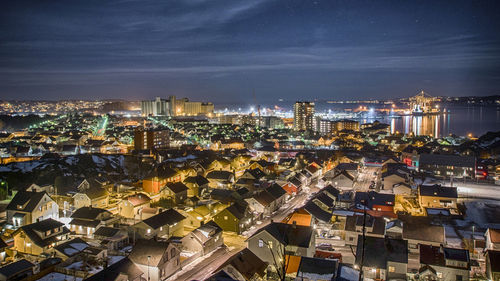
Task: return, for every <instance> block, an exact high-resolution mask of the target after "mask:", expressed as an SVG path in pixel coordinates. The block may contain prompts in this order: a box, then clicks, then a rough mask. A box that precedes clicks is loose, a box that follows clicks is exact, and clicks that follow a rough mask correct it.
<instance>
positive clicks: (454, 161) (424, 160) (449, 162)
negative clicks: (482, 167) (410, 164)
mask: <svg viewBox="0 0 500 281" xmlns="http://www.w3.org/2000/svg"><path fill="white" fill-rule="evenodd" d="M419 163H420V166H421V165H438V166H455V167H469V168H475V166H476V158H475V157H474V156H462V155H448V154H421V155H420V159H419Z"/></svg>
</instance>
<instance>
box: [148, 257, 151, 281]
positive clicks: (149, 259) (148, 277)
mask: <svg viewBox="0 0 500 281" xmlns="http://www.w3.org/2000/svg"><path fill="white" fill-rule="evenodd" d="M150 259H151V256H148V281H149V280H150V279H149V260H150Z"/></svg>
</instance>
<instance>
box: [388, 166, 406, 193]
mask: <svg viewBox="0 0 500 281" xmlns="http://www.w3.org/2000/svg"><path fill="white" fill-rule="evenodd" d="M381 182H382V186H381V189H382V190H393V189H394V187H396V186H397V185H400V184H408V182H409V180H408V175H407V174H405V173H404V172H402V171H400V170H390V171H386V172H384V173H382V178H381Z"/></svg>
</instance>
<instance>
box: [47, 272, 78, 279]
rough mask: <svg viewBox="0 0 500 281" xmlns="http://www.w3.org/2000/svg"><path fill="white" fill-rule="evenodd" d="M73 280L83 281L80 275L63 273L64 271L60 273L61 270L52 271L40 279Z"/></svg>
mask: <svg viewBox="0 0 500 281" xmlns="http://www.w3.org/2000/svg"><path fill="white" fill-rule="evenodd" d="M66 280H67V281H70V280H71V281H73V280H76V281H81V280H82V278H79V277H76V278H75V277H74V276H70V275H65V274H62V273H59V272H52V273H49V274H47V275H45V276H44V277H42V278H40V279H38V281H66Z"/></svg>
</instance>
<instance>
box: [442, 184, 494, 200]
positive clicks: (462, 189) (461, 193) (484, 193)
mask: <svg viewBox="0 0 500 281" xmlns="http://www.w3.org/2000/svg"><path fill="white" fill-rule="evenodd" d="M443 185H445V186H449V185H450V183H449V182H444V183H443ZM453 186H456V187H457V192H458V197H462V198H481V199H494V200H500V186H498V185H494V184H480V183H463V182H458V181H455V182H454V183H453Z"/></svg>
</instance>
